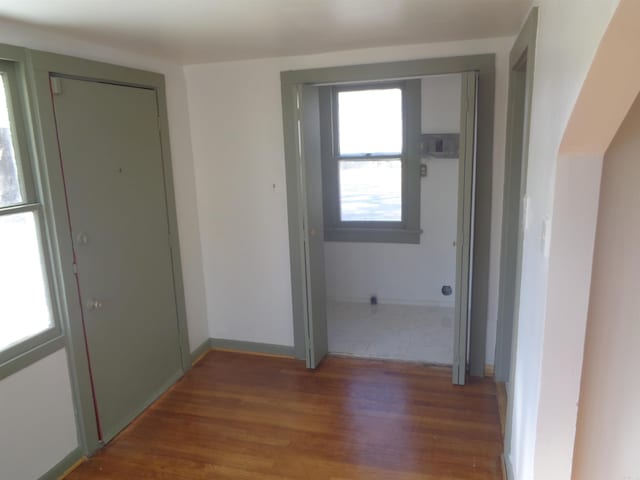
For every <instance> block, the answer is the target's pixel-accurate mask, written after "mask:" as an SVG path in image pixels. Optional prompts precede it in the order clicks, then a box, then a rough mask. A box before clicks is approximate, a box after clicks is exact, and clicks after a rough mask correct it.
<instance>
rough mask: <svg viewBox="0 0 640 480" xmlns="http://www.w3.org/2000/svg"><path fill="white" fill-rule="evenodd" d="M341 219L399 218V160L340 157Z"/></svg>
mask: <svg viewBox="0 0 640 480" xmlns="http://www.w3.org/2000/svg"><path fill="white" fill-rule="evenodd" d="M338 163H339V176H340V220H341V221H343V222H400V221H402V162H401V161H400V159H392V160H371V161H369V160H366V161H365V160H340V161H339V162H338Z"/></svg>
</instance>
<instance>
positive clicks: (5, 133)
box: [0, 74, 23, 207]
mask: <svg viewBox="0 0 640 480" xmlns="http://www.w3.org/2000/svg"><path fill="white" fill-rule="evenodd" d="M20 187H21V186H20V177H19V175H18V165H17V161H16V155H15V149H14V147H13V137H12V135H11V121H10V117H9V108H8V105H7V92H6V90H5V78H4V75H2V74H0V207H7V206H11V205H16V204H20V203H22V200H23V198H22V191H21V188H20Z"/></svg>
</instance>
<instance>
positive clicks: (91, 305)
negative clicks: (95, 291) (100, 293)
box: [87, 298, 102, 310]
mask: <svg viewBox="0 0 640 480" xmlns="http://www.w3.org/2000/svg"><path fill="white" fill-rule="evenodd" d="M87 308H88V309H89V310H100V309H101V308H102V302H101V301H100V300H96V299H95V298H92V299H91V300H89V301H88V302H87Z"/></svg>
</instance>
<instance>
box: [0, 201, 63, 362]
mask: <svg viewBox="0 0 640 480" xmlns="http://www.w3.org/2000/svg"><path fill="white" fill-rule="evenodd" d="M0 265H2V269H1V270H0V305H2V312H1V315H0V351H2V350H4V349H6V348H8V347H10V346H11V345H14V344H16V343H18V342H20V341H22V340H25V339H27V338H29V337H32V336H34V335H37V334H38V333H41V332H43V331H44V330H47V329H48V328H50V327H51V326H52V325H53V318H52V315H51V310H50V307H49V298H48V294H47V287H46V282H45V276H44V271H43V267H42V265H43V263H42V254H41V252H40V245H39V235H38V227H37V225H36V219H35V215H34V213H33V212H26V213H18V214H13V215H3V216H0Z"/></svg>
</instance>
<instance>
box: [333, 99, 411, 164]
mask: <svg viewBox="0 0 640 480" xmlns="http://www.w3.org/2000/svg"><path fill="white" fill-rule="evenodd" d="M338 129H339V132H338V138H339V143H340V146H339V147H340V155H357V154H367V153H378V154H385V153H386V154H398V153H401V152H402V90H400V89H399V88H387V89H377V90H355V91H346V92H338Z"/></svg>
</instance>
